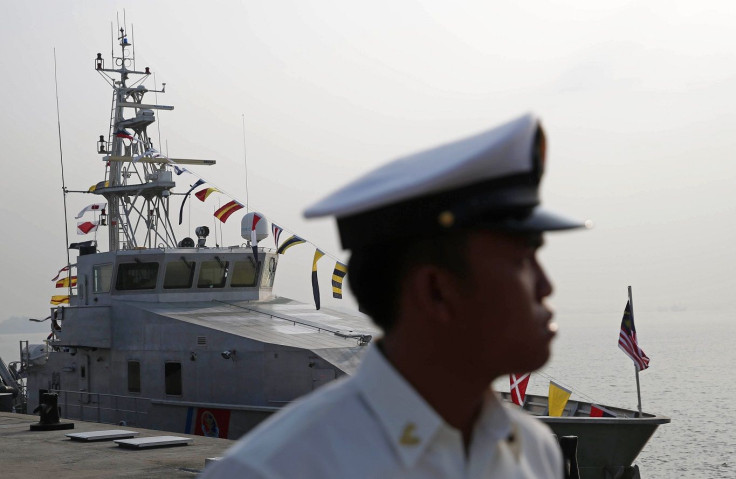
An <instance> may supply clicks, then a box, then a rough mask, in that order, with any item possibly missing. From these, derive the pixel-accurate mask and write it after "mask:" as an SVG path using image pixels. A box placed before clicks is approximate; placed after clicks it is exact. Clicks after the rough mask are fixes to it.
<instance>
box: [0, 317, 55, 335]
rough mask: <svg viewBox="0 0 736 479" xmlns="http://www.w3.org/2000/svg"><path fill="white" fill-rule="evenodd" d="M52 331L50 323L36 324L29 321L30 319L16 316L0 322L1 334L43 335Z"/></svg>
mask: <svg viewBox="0 0 736 479" xmlns="http://www.w3.org/2000/svg"><path fill="white" fill-rule="evenodd" d="M50 331H51V327H50V326H49V324H48V321H45V322H43V323H34V322H31V321H29V320H28V318H21V317H17V316H15V317H11V318H8V319H6V320H5V321H3V322H0V334H23V333H43V332H50Z"/></svg>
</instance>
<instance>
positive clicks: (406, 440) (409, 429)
mask: <svg viewBox="0 0 736 479" xmlns="http://www.w3.org/2000/svg"><path fill="white" fill-rule="evenodd" d="M416 428H417V426H416V424H414V423H413V422H410V423H408V424H407V425H406V426H404V431H403V432H402V433H401V438H399V444H401V445H402V446H416V445H417V444H419V443H420V442H421V439H419V438H418V437H417V436H415V435H414V430H415V429H416Z"/></svg>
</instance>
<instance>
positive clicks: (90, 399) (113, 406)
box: [49, 389, 151, 426]
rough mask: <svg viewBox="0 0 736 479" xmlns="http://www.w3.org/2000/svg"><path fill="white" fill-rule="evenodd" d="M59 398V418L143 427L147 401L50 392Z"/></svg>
mask: <svg viewBox="0 0 736 479" xmlns="http://www.w3.org/2000/svg"><path fill="white" fill-rule="evenodd" d="M49 392H53V393H56V394H58V395H59V399H58V406H59V408H60V409H61V414H60V415H61V417H64V418H67V419H77V420H79V421H93V422H101V423H107V424H119V425H127V426H140V425H141V424H144V422H145V418H146V416H147V415H148V411H149V410H150V409H151V399H150V398H145V397H138V396H120V395H116V394H102V393H91V392H86V391H68V390H63V389H52V390H50V391H49Z"/></svg>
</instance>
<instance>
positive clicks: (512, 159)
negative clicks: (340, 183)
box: [304, 114, 584, 248]
mask: <svg viewBox="0 0 736 479" xmlns="http://www.w3.org/2000/svg"><path fill="white" fill-rule="evenodd" d="M545 150H546V141H545V137H544V132H543V130H542V128H541V125H540V123H539V120H538V119H537V117H535V116H534V115H531V114H527V115H524V116H521V117H519V118H517V119H515V120H512V121H510V122H508V123H505V124H503V125H501V126H498V127H496V128H493V129H491V130H488V131H485V132H483V133H479V134H476V135H474V136H471V137H469V138H465V139H463V140H459V141H456V142H452V143H448V144H446V145H442V146H439V147H436V148H432V149H430V150H426V151H423V152H420V153H416V154H413V155H410V156H407V157H404V158H400V159H397V160H395V161H392V162H390V163H387V164H386V165H384V166H382V167H379V168H378V169H376V170H373V171H372V172H370V173H368V174H366V175H365V176H363V177H361V178H358V179H357V180H355V181H353V182H351V183H349V184H348V185H346V186H344V187H343V188H340V189H339V190H337V191H336V192H334V193H333V194H331V195H329V196H327V197H326V198H324V199H323V200H321V201H319V202H317V203H316V204H314V205H312V206H311V207H310V208H308V209H307V210H306V211H305V213H304V215H305V216H306V217H307V218H313V217H319V216H328V215H329V216H335V217H336V218H337V220H338V227H339V229H340V235H341V238H342V242H343V247H345V248H355V247H358V246H362V245H367V244H373V243H382V242H386V241H390V240H392V239H400V238H408V237H412V236H426V235H431V234H437V233H441V232H442V231H446V230H448V229H452V228H458V227H464V228H468V227H474V226H477V227H484V228H491V229H498V230H503V231H516V232H524V231H547V230H562V229H570V228H577V227H581V226H584V223H582V222H580V221H574V220H570V219H567V218H563V217H561V216H558V215H555V214H552V213H550V212H547V211H544V210H542V209H541V208H540V207H539V203H540V200H539V181H540V179H541V177H542V173H543V172H544V163H545V153H546V151H545Z"/></svg>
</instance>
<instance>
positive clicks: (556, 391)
mask: <svg viewBox="0 0 736 479" xmlns="http://www.w3.org/2000/svg"><path fill="white" fill-rule="evenodd" d="M570 394H572V390H570V389H567V388H566V387H564V386H560V385H559V384H557V383H556V382H554V381H550V382H549V415H550V416H553V417H560V416H562V411H564V410H565V406H566V405H567V401H568V400H569V399H570Z"/></svg>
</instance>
